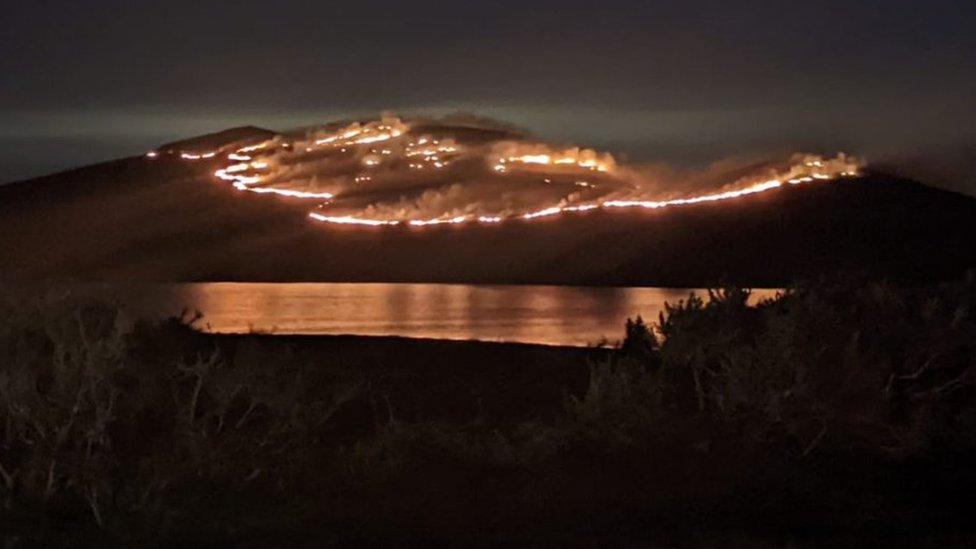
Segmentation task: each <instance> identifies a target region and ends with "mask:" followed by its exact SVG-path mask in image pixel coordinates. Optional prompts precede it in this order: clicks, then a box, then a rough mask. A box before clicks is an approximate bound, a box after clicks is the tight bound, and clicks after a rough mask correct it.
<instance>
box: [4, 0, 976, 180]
mask: <svg viewBox="0 0 976 549" xmlns="http://www.w3.org/2000/svg"><path fill="white" fill-rule="evenodd" d="M0 32H2V38H0V79H2V80H0V151H3V152H2V153H0V181H4V180H10V179H13V178H17V177H24V176H27V175H32V174H37V173H41V172H44V171H50V170H52V169H56V168H62V167H68V166H71V165H74V164H80V163H86V162H93V161H97V160H103V159H108V158H113V157H118V156H122V155H126V154H132V153H136V152H140V151H142V150H144V149H146V148H149V147H152V146H153V145H155V144H157V143H159V142H161V141H165V140H169V139H173V138H177V137H182V136H187V135H192V134H195V133H202V132H205V131H211V130H217V129H221V128H222V127H226V126H230V125H235V124H244V123H254V124H259V125H265V126H270V127H272V128H276V129H279V128H280V129H283V128H287V127H292V126H299V125H309V124H314V123H316V122H322V121H326V120H329V119H331V118H336V117H345V116H347V115H361V114H370V113H374V112H376V111H379V110H382V109H392V110H396V111H397V112H403V113H407V114H409V113H428V112H429V113H441V112H451V111H456V110H464V111H472V112H475V113H479V114H484V115H489V116H495V117H499V118H503V119H506V120H508V121H510V122H514V123H517V124H519V125H522V126H525V127H528V128H530V129H533V130H536V132H537V133H538V134H539V135H540V136H542V137H545V138H549V139H554V140H558V141H574V142H580V143H582V144H587V145H592V146H597V147H604V148H609V149H611V150H612V151H614V152H618V153H625V154H626V155H627V156H628V157H630V158H631V159H636V160H665V161H675V162H685V163H687V162H701V161H706V160H713V159H717V158H719V157H721V156H723V155H729V154H743V153H756V152H761V151H774V150H775V151H783V150H789V149H792V148H804V149H823V150H825V151H834V150H837V149H846V150H848V151H850V152H856V153H861V154H864V155H865V156H867V158H868V160H873V161H875V162H885V161H889V160H892V159H898V160H899V161H901V162H903V163H905V162H909V161H910V162H914V163H916V164H918V165H925V166H928V165H932V166H936V167H938V168H939V169H942V170H943V172H940V173H944V174H951V177H949V176H947V179H946V181H942V182H941V183H943V184H945V185H948V186H954V187H956V188H964V189H967V190H969V191H970V192H976V181H974V180H973V176H972V173H973V172H974V171H976V165H974V162H973V157H974V156H976V155H974V153H976V151H974V147H973V145H974V143H976V102H974V100H973V98H974V97H976V2H974V1H973V0H958V1H956V0H929V1H927V2H923V1H920V0H878V1H848V2H835V1H826V0H807V1H804V2H785V1H782V0H779V1H760V0H745V1H728V0H727V1H714V2H708V1H699V2H695V1H683V2H653V1H650V0H630V1H615V0H602V1H599V2H583V1H570V0H564V1H561V2H552V1H529V0H522V1H508V0H495V1H464V0H455V1H454V2H437V1H414V2H389V1H388V2H380V1H370V0H351V1H346V2H332V1H327V0H318V1H314V2H312V1H310V2H297V1H271V0H263V1H260V2H257V1H250V0H240V1H236V2H206V1H203V0H197V1H193V2H186V1H182V0H170V1H165V2H162V1H160V2H157V1H152V0H142V1H133V0H127V1H104V0H85V1H78V0H74V1H71V2H67V1H43V0H37V1H29V2H28V1H22V2H13V1H11V0H5V1H4V7H3V15H2V16H0ZM923 161H924V164H923V163H922V162H923ZM933 177H934V176H933ZM967 185H972V186H973V187H972V188H967V187H966V186H967Z"/></svg>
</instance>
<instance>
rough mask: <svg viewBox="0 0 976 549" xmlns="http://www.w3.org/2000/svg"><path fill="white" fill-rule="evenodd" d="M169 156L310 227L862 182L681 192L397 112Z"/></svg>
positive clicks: (523, 142) (589, 153)
mask: <svg viewBox="0 0 976 549" xmlns="http://www.w3.org/2000/svg"><path fill="white" fill-rule="evenodd" d="M161 152H166V153H168V154H170V155H172V156H175V157H177V158H179V159H180V160H182V161H188V162H208V163H210V164H212V165H213V166H214V177H215V178H216V179H217V180H219V181H224V182H227V183H229V184H231V185H233V186H234V188H236V189H238V190H240V191H244V192H253V193H261V194H275V195H279V196H284V197H289V198H295V199H305V200H308V201H309V202H310V211H309V214H308V215H309V217H310V219H312V220H314V221H318V222H323V223H337V224H352V225H367V226H383V225H400V224H405V225H411V226H425V225H439V224H460V223H482V224H493V223H501V222H504V221H507V220H513V219H522V220H533V219H539V218H545V217H551V216H555V215H559V214H563V213H568V212H582V211H588V210H594V209H598V208H606V209H610V208H614V209H616V208H643V209H660V208H667V207H672V206H680V205H686V204H694V203H700V202H712V201H719V200H728V199H733V198H737V197H741V196H744V195H750V194H756V193H761V192H765V191H769V190H773V189H776V188H780V187H785V186H789V185H801V184H806V183H814V182H818V181H824V182H829V181H836V180H839V179H841V178H846V177H854V176H857V175H859V173H860V170H861V162H860V161H859V160H858V159H856V158H853V157H849V156H846V155H845V154H843V153H839V154H837V155H836V156H834V157H832V158H825V157H823V156H819V155H812V154H811V155H803V154H798V155H794V156H793V157H792V158H791V159H790V160H789V161H788V162H786V163H780V164H763V165H761V166H756V167H755V169H754V170H752V172H751V173H750V174H748V175H746V176H741V175H740V176H737V177H735V178H734V180H724V181H721V183H717V184H715V183H713V184H712V186H711V187H710V188H706V189H697V190H695V191H690V192H683V193H678V194H675V193H673V192H672V193H666V192H662V191H661V190H660V189H661V181H659V180H657V179H656V178H655V177H654V176H651V175H648V174H647V173H646V172H642V171H641V170H640V169H638V168H637V167H634V166H626V165H622V164H619V163H618V162H617V161H616V160H615V159H614V157H613V156H612V155H611V154H609V153H601V152H597V151H594V150H591V149H581V148H579V147H557V146H553V145H550V144H547V143H542V142H538V141H534V140H530V139H528V138H526V137H524V136H522V135H520V134H518V133H516V132H514V131H512V130H510V129H508V128H506V127H502V126H493V125H486V124H484V123H479V124H475V125H472V124H470V123H458V122H452V121H449V120H438V121H431V120H423V119H414V120H405V119H401V118H399V117H396V116H393V115H383V116H381V117H380V118H378V119H375V120H369V121H357V122H351V123H335V124H329V125H325V126H321V127H315V128H310V129H305V130H300V131H294V132H285V133H280V134H274V135H271V136H263V137H260V138H252V139H250V140H238V141H235V142H232V143H230V144H226V145H224V146H220V147H216V148H214V149H211V150H176V149H169V150H166V151H152V152H150V153H148V154H147V157H148V158H149V159H157V158H159V156H160V153H161Z"/></svg>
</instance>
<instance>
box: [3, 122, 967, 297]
mask: <svg viewBox="0 0 976 549" xmlns="http://www.w3.org/2000/svg"><path fill="white" fill-rule="evenodd" d="M230 132H231V134H232V135H230V136H228V135H222V134H213V135H211V136H204V137H203V138H198V139H194V140H188V141H185V142H180V143H175V144H170V145H168V146H166V147H163V148H161V149H160V152H159V154H160V157H158V158H155V159H152V158H147V157H135V158H126V159H121V160H117V161H114V162H108V163H104V164H99V165H95V166H89V167H85V168H81V169H77V170H72V171H68V172H64V173H60V174H55V175H51V176H47V177H41V178H37V179H33V180H28V181H22V182H19V183H13V184H8V185H4V186H2V187H0V272H2V275H0V278H5V279H22V280H23V279H26V280H37V279H81V280H95V279H99V280H121V279H126V280H132V279H135V280H152V281H216V280H234V281H412V282H479V283H539V284H584V285H648V286H686V287H687V286H703V285H709V284H715V283H719V282H735V283H740V284H745V285H753V286H779V285H783V284H786V283H789V282H790V281H792V280H795V279H798V278H806V277H811V276H815V275H818V274H821V273H830V272H835V271H857V272H866V273H871V274H875V275H880V276H884V277H887V278H891V279H897V280H906V281H929V280H938V279H943V278H947V277H952V276H957V275H959V274H960V273H962V272H964V271H966V270H967V269H970V268H973V267H976V239H974V238H973V236H974V235H976V231H974V229H976V199H974V198H971V197H968V196H965V195H961V194H956V193H952V192H948V191H943V190H939V189H935V188H930V187H926V186H924V185H921V184H919V183H916V182H914V181H910V180H905V179H899V178H896V177H890V176H886V175H883V174H879V173H871V172H869V171H867V172H864V173H862V175H861V176H860V177H856V178H847V179H843V180H839V181H837V182H832V183H829V184H828V183H813V184H810V185H797V186H783V187H782V188H776V189H772V190H769V191H766V192H762V193H758V194H754V195H749V196H742V197H738V198H735V199H732V200H723V201H720V202H707V203H700V204H692V205H683V206H678V207H669V208H662V209H659V210H645V209H634V210H630V209H619V210H618V209H595V210H592V211H585V212H568V213H563V214H561V215H558V216H553V217H551V218H546V219H539V220H533V221H531V222H528V221H523V220H519V219H516V220H510V221H506V222H504V223H498V224H489V225H482V224H477V223H474V224H463V225H445V226H432V227H411V226H407V225H399V226H395V227H362V226H345V225H332V224H321V223H314V222H312V221H311V220H310V219H309V217H308V211H309V204H308V202H307V201H303V200H300V199H295V198H288V197H278V196H266V195H260V194H255V193H248V192H239V191H238V190H236V189H234V188H233V187H232V186H231V185H227V184H226V183H225V182H222V181H219V180H216V179H215V178H214V177H213V167H214V166H213V165H212V164H209V163H207V162H203V163H191V162H182V161H180V159H179V157H178V154H177V152H178V151H179V150H187V148H188V147H199V148H200V149H201V150H202V149H206V148H208V147H213V146H215V144H217V145H219V144H220V143H221V142H223V141H226V140H227V139H231V138H232V139H234V140H241V139H251V140H260V139H266V138H267V137H268V135H270V134H271V132H268V131H267V130H261V129H259V128H238V129H235V130H230ZM181 147H182V148H181ZM167 153H168V154H167Z"/></svg>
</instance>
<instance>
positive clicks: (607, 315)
mask: <svg viewBox="0 0 976 549" xmlns="http://www.w3.org/2000/svg"><path fill="white" fill-rule="evenodd" d="M692 291H696V292H697V293H699V294H700V295H704V294H705V292H704V291H703V290H690V289H671V288H589V287H572V286H489V285H466V284H364V283H352V284H339V283H284V284H279V283H273V284H268V283H199V284H168V285H133V286H126V287H121V288H120V287H118V286H110V287H102V288H101V289H100V290H98V291H97V292H96V293H98V294H101V295H103V296H106V297H111V298H112V299H117V300H119V301H120V302H122V303H123V304H124V307H125V310H126V314H127V315H129V316H130V317H142V318H161V317H166V316H171V315H178V314H179V313H180V312H181V310H182V309H183V308H187V309H190V310H194V309H195V310H199V311H200V312H202V313H203V315H204V318H203V320H202V321H201V324H200V326H201V327H203V328H204V329H206V330H208V331H211V332H218V333H246V332H263V333H273V334H320V335H321V334H327V335H344V334H349V335H368V336H402V337H413V338H437V339H462V340H468V339H477V340H484V341H508V342H521V343H541V344H547V345H569V346H586V345H592V344H595V343H597V342H600V341H602V340H608V341H610V342H614V341H617V340H619V339H620V338H622V337H623V332H624V322H625V321H626V319H627V318H628V317H635V316H637V315H642V316H643V317H644V318H645V319H648V320H653V321H656V320H657V315H658V313H659V312H660V311H662V310H663V309H664V303H665V302H671V303H675V302H677V301H679V300H681V299H685V298H687V297H688V295H689V293H690V292H692ZM775 294H776V290H757V291H755V292H754V293H753V299H754V300H758V299H760V298H763V297H772V296H773V295H775Z"/></svg>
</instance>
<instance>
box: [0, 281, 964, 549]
mask: <svg viewBox="0 0 976 549" xmlns="http://www.w3.org/2000/svg"><path fill="white" fill-rule="evenodd" d="M747 298H748V292H747V291H744V290H741V289H735V288H732V289H723V290H718V291H713V292H709V295H708V296H706V298H705V299H703V298H700V297H698V296H690V297H689V298H688V299H687V300H685V301H682V302H681V303H677V304H673V305H671V306H669V307H668V308H667V311H666V313H665V314H662V315H661V318H660V319H659V320H658V322H657V323H656V324H655V325H654V326H648V325H646V324H645V323H644V321H643V320H642V319H639V318H638V319H636V320H634V321H628V323H627V326H626V334H625V335H626V337H625V339H624V341H623V342H622V344H621V345H620V347H619V348H618V349H616V350H614V351H613V352H612V353H607V352H602V351H599V350H593V351H592V352H591V353H590V355H591V358H590V364H589V366H588V368H589V380H588V382H586V383H583V384H582V385H580V386H572V384H566V386H563V387H559V390H560V391H562V392H563V393H564V398H563V399H562V403H561V404H559V405H558V406H555V407H553V409H552V410H550V411H548V412H547V411H545V410H542V411H539V410H533V411H532V412H525V417H521V418H520V419H518V420H517V421H502V420H499V419H498V418H497V417H495V416H493V415H492V414H491V413H488V412H485V409H486V408H485V407H486V406H487V405H486V404H485V401H486V400H493V401H494V402H496V403H501V405H502V406H511V407H512V408H513V409H519V408H518V406H519V403H518V402H516V399H514V398H512V397H511V396H508V395H509V393H508V392H507V391H508V389H507V388H506V387H504V386H503V384H499V383H498V382H497V380H493V381H492V382H490V383H487V382H486V383H484V384H482V385H483V386H481V387H478V388H477V390H476V391H473V392H472V394H473V395H474V394H477V395H478V396H472V397H471V398H470V400H472V405H471V407H470V410H471V412H470V413H469V412H464V413H461V412H454V411H449V412H446V413H439V414H436V413H428V414H427V415H424V414H423V413H419V412H417V411H416V409H417V408H420V407H421V406H429V407H433V406H436V404H437V403H436V402H426V403H425V402H419V403H414V405H412V407H408V406H405V405H404V404H403V402H402V400H398V397H397V393H396V391H397V387H398V385H400V384H401V383H402V379H403V378H402V375H404V371H405V370H410V369H411V368H412V367H411V365H409V364H406V365H404V364H385V367H387V368H388V370H389V371H391V372H396V374H397V375H398V376H401V377H396V376H394V377H389V376H387V377H382V376H380V377H378V376H376V375H375V374H374V373H370V372H367V371H364V370H363V369H360V368H355V367H351V366H350V365H349V364H345V363H343V361H342V360H340V359H338V358H337V357H336V356H334V355H329V354H325V355H323V356H321V357H319V359H318V360H308V359H307V357H304V356H301V355H300V353H298V352H297V351H295V348H294V347H293V346H289V347H284V348H279V347H275V348H274V349H275V351H274V352H273V353H271V352H261V348H262V345H273V343H269V342H267V341H264V340H263V341H258V342H257V343H254V346H252V347H250V348H251V349H252V351H254V352H251V353H250V354H249V353H246V352H244V351H241V350H239V349H238V350H236V351H234V352H233V353H229V352H227V350H226V349H225V348H223V347H221V345H220V344H218V343H217V342H216V341H215V340H216V339H217V338H214V337H211V336H206V335H203V334H199V333H197V332H194V331H193V330H191V329H189V328H187V325H192V324H193V322H194V320H195V319H193V318H190V317H188V316H184V318H182V319H173V320H170V321H168V322H164V323H157V324H147V323H140V324H137V325H136V326H134V327H130V328H124V327H123V326H122V323H121V322H120V319H119V315H118V312H117V310H116V309H115V308H114V307H110V306H106V305H102V304H91V303H77V302H73V301H72V300H71V299H52V298H50V297H48V298H44V299H40V298H38V299H31V300H26V299H16V300H15V299H13V298H12V297H10V298H9V299H7V301H5V302H4V303H3V305H2V309H3V310H2V311H0V506H2V511H0V512H2V515H0V532H3V534H2V537H3V539H4V541H5V543H6V545H7V546H11V547H18V546H28V545H35V544H42V545H73V544H75V545H85V544H94V543H98V544H125V543H140V544H158V545H168V544H172V543H180V542H184V543H193V544H205V543H214V544H219V543H228V542H237V543H242V542H246V543H248V544H252V545H266V544H267V545H278V544H281V543H282V542H283V540H289V542H290V543H308V544H329V543H335V544H349V543H358V542H366V541H369V542H376V543H387V542H389V543H392V542H397V543H402V542H404V541H405V540H415V541H418V542H419V541H426V542H429V541H442V542H452V543H458V544H466V545H467V544H490V543H500V542H516V543H524V544H546V543H560V544H580V545H584V544H591V543H593V542H604V543H606V542H610V543H614V542H619V543H624V542H626V543H633V542H636V541H645V542H648V543H652V544H653V543H702V544H714V543H717V542H718V541H720V540H721V541H729V540H732V541H741V542H748V543H750V544H753V543H759V542H768V543H771V544H776V543H781V542H784V541H792V542H797V543H803V542H810V543H817V542H819V541H824V540H830V541H854V540H856V541H864V540H880V539H886V540H899V541H902V542H904V541H905V540H911V539H915V538H918V539H927V540H936V541H940V542H942V543H947V542H948V543H953V542H959V543H962V542H963V541H964V540H970V539H972V537H973V536H972V534H973V532H972V531H971V530H970V529H971V528H972V525H971V524H969V521H968V518H969V517H968V514H967V512H968V506H969V504H972V503H973V501H972V500H973V496H972V494H973V488H976V468H974V467H973V465H972V464H973V463H974V461H973V460H974V458H976V399H974V397H976V368H974V366H976V318H974V306H976V277H973V276H970V277H969V278H967V279H965V280H962V281H958V282H956V283H952V284H944V285H939V286H928V287H912V288H909V287H895V286H890V285H886V284H883V283H877V282H872V281H867V280H860V279H832V280H823V281H818V282H816V283H811V284H806V285H800V286H796V287H794V288H791V289H790V290H788V291H787V292H786V293H785V294H784V295H782V296H781V297H779V298H777V299H775V300H771V301H766V302H762V303H760V304H758V305H756V306H749V305H748V304H747ZM268 339H269V338H265V340H268ZM270 339H273V338H270ZM472 345H478V344H472ZM483 348H484V350H483V352H484V353H485V354H488V355H489V356H490V353H492V352H493V351H492V346H490V345H484V346H483ZM255 349H256V350H255ZM282 349H283V350H282ZM569 367H572V366H571V365H567V368H569ZM417 375H421V374H417ZM423 375H426V376H430V378H431V379H434V378H436V376H437V375H438V374H437V373H436V372H434V373H430V372H426V373H424V374H423ZM476 378H477V374H472V379H476ZM391 379H392V380H393V381H392V382H391V381H390V380H391ZM425 379H426V378H425ZM398 380H399V381H398ZM510 382H511V383H515V382H516V381H515V380H511V381H510ZM422 383H428V381H426V380H424V381H422ZM472 383H475V382H472ZM552 383H560V381H556V380H553V381H552ZM431 400H434V399H431ZM438 400H440V399H438ZM488 405H490V403H489V404H488ZM550 412H551V413H550Z"/></svg>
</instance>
